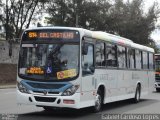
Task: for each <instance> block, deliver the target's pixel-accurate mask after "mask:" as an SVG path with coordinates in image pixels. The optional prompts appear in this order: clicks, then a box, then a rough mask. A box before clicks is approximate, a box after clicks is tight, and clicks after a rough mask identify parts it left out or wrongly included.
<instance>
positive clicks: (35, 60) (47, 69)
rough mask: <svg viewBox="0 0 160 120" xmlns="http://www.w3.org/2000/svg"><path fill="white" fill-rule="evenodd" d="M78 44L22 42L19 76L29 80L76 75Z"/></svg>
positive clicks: (59, 79) (68, 78)
mask: <svg viewBox="0 0 160 120" xmlns="http://www.w3.org/2000/svg"><path fill="white" fill-rule="evenodd" d="M78 56H79V44H67V43H65V44H64V43H63V44H60V43H57V44H55V43H54V44H22V47H21V51H20V60H19V70H18V71H19V76H20V77H24V78H25V79H29V80H40V81H43V80H45V81H46V80H48V81H62V80H70V79H73V78H74V77H76V76H77V75H78V71H79V70H78V66H79V60H78V58H79V57H78Z"/></svg>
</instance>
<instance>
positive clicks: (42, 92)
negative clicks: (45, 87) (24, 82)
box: [33, 90, 59, 94]
mask: <svg viewBox="0 0 160 120" xmlns="http://www.w3.org/2000/svg"><path fill="white" fill-rule="evenodd" d="M33 92H34V93H40V94H44V91H35V90H33ZM48 94H59V92H48Z"/></svg>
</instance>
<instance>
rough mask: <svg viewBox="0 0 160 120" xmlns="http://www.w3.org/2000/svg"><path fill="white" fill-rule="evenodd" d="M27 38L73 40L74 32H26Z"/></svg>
mask: <svg viewBox="0 0 160 120" xmlns="http://www.w3.org/2000/svg"><path fill="white" fill-rule="evenodd" d="M28 37H29V38H30V39H32V38H55V39H74V37H75V32H73V31H72V32H70V31H69V32H34V31H31V32H28Z"/></svg>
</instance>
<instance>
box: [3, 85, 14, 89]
mask: <svg viewBox="0 0 160 120" xmlns="http://www.w3.org/2000/svg"><path fill="white" fill-rule="evenodd" d="M8 88H16V85H2V86H0V89H8Z"/></svg>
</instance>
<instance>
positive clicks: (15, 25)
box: [4, 0, 47, 39]
mask: <svg viewBox="0 0 160 120" xmlns="http://www.w3.org/2000/svg"><path fill="white" fill-rule="evenodd" d="M46 1H47V0H32V1H30V0H6V6H5V8H4V11H5V14H6V15H5V16H4V21H5V26H6V34H7V35H6V36H7V37H8V39H13V37H15V38H19V37H20V35H21V33H22V31H23V29H25V28H28V27H29V26H30V23H31V21H32V20H33V18H35V17H36V14H39V13H40V12H41V10H42V8H43V5H44V3H45V2H46ZM9 3H10V4H9ZM8 33H10V34H8Z"/></svg>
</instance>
